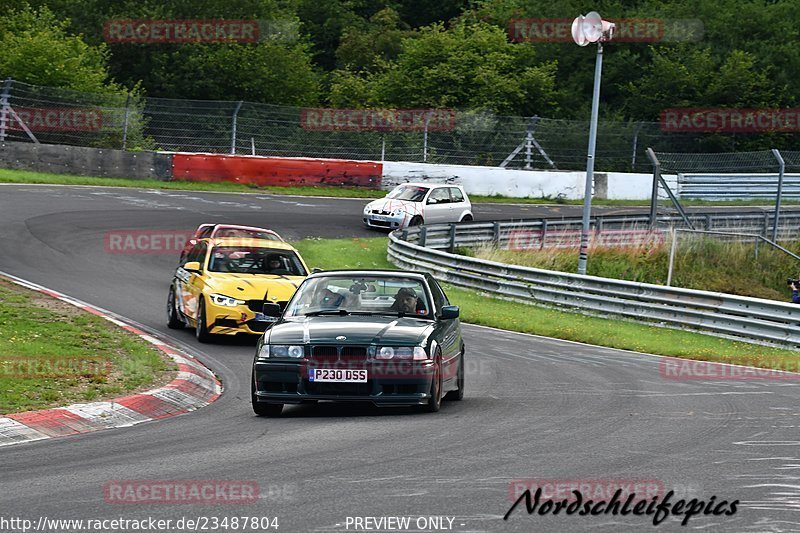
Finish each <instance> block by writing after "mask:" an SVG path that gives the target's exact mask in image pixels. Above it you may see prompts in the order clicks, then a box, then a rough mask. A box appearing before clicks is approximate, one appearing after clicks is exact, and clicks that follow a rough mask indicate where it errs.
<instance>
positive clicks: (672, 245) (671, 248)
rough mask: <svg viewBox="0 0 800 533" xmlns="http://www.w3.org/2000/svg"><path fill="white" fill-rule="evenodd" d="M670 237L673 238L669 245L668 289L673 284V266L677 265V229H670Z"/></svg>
mask: <svg viewBox="0 0 800 533" xmlns="http://www.w3.org/2000/svg"><path fill="white" fill-rule="evenodd" d="M669 234H670V237H672V242H671V243H670V245H669V270H667V287H669V286H670V284H671V283H672V266H673V264H674V263H675V247H676V246H677V244H678V232H677V231H675V227H674V226H673V227H671V228H670V229H669Z"/></svg>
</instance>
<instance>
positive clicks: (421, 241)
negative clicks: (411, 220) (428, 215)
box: [419, 226, 428, 248]
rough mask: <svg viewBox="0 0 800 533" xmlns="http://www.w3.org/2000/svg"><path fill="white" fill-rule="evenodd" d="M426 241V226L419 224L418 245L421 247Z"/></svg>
mask: <svg viewBox="0 0 800 533" xmlns="http://www.w3.org/2000/svg"><path fill="white" fill-rule="evenodd" d="M427 243H428V228H426V227H425V226H420V228H419V245H420V246H422V247H423V248H424V247H425V245H426V244H427Z"/></svg>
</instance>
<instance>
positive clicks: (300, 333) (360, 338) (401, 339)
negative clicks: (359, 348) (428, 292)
mask: <svg viewBox="0 0 800 533" xmlns="http://www.w3.org/2000/svg"><path fill="white" fill-rule="evenodd" d="M432 330H433V322H432V321H431V320H423V319H420V318H414V317H402V318H399V317H393V316H379V315H374V316H359V315H349V316H314V317H290V318H287V319H285V321H283V322H280V323H277V324H275V325H273V326H272V327H271V328H270V329H269V330H267V341H268V342H269V343H270V344H359V345H365V344H380V345H389V346H416V345H419V344H422V343H424V342H425V340H426V338H427V336H428V335H429V334H430V332H431V331H432ZM339 336H345V337H347V338H346V339H344V340H337V339H336V337H339Z"/></svg>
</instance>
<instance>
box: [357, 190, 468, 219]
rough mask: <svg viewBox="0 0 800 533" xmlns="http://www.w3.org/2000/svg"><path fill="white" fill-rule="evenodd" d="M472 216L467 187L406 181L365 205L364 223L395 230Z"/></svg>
mask: <svg viewBox="0 0 800 533" xmlns="http://www.w3.org/2000/svg"><path fill="white" fill-rule="evenodd" d="M472 219H473V217H472V204H471V203H470V201H469V197H467V193H466V192H464V188H463V187H462V186H461V185H449V184H445V183H404V184H402V185H398V186H397V187H395V188H394V190H392V192H390V193H389V194H388V195H386V197H385V198H381V199H380V200H374V201H372V202H370V203H368V204H367V205H366V206H365V207H364V224H365V225H366V226H367V227H370V228H381V229H391V230H395V229H400V228H406V227H408V226H418V225H419V224H442V223H447V222H467V221H470V220H472Z"/></svg>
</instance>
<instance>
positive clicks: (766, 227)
mask: <svg viewBox="0 0 800 533" xmlns="http://www.w3.org/2000/svg"><path fill="white" fill-rule="evenodd" d="M767 231H769V213H764V230H763V231H762V232H761V235H764V236H765V237H766V236H767Z"/></svg>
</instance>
